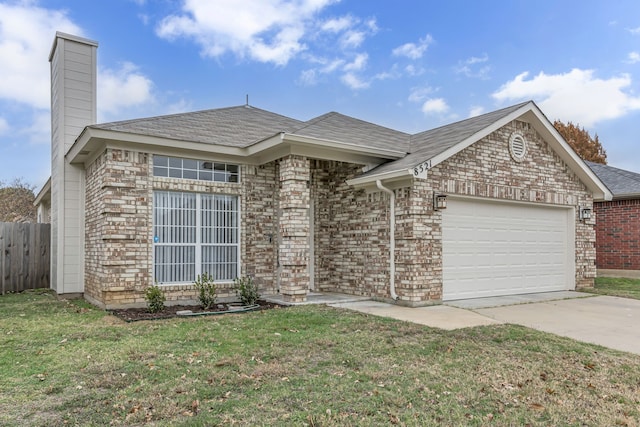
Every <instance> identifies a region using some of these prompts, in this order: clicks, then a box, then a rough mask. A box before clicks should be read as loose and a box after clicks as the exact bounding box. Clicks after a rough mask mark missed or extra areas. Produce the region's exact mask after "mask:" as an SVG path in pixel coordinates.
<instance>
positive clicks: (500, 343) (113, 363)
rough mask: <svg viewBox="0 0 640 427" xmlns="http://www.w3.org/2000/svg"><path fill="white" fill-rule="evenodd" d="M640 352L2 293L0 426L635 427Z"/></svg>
mask: <svg viewBox="0 0 640 427" xmlns="http://www.w3.org/2000/svg"><path fill="white" fill-rule="evenodd" d="M639 388H640V356H636V355H631V354H627V353H621V352H616V351H613V350H608V349H604V348H602V347H597V346H593V345H588V344H582V343H579V342H576V341H573V340H570V339H567V338H561V337H557V336H554V335H550V334H545V333H542V332H537V331H533V330H530V329H527V328H524V327H520V326H513V325H497V326H487V327H478V328H469V329H463V330H458V331H442V330H438V329H431V328H427V327H424V326H421V325H415V324H410V323H404V322H400V321H395V320H389V319H384V318H377V317H372V316H368V315H365V314H360V313H354V312H349V311H346V310H339V309H332V308H328V307H324V306H304V307H292V308H286V309H273V310H267V311H260V312H253V313H246V314H241V315H237V314H232V315H224V316H216V317H203V318H189V319H167V320H160V321H145V322H135V323H124V322H122V321H120V320H119V319H117V318H115V317H113V316H110V315H108V314H106V313H105V312H104V311H101V310H97V309H94V308H92V307H90V306H87V305H86V304H84V303H81V302H80V303H74V302H66V301H58V300H57V299H56V298H55V297H54V296H53V295H51V294H48V293H24V294H18V295H6V296H3V297H0V408H3V409H2V411H0V425H10V426H11V425H16V426H18V425H20V426H24V425H27V426H29V425H32V426H47V425H51V426H57V425H64V424H66V425H126V426H130V425H156V426H166V425H220V424H236V425H248V424H251V425H310V426H319V425H388V424H399V425H434V424H445V425H485V424H495V425H525V424H529V425H576V426H577V425H615V424H619V425H634V422H636V421H635V420H637V419H639V418H640V411H639V409H638V408H640V393H639V392H638V390H639Z"/></svg>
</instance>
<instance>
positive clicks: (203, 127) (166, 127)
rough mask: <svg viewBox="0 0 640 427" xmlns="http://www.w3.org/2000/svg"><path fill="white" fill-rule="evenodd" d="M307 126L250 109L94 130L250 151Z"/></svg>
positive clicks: (123, 123)
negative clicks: (257, 144) (245, 148)
mask: <svg viewBox="0 0 640 427" xmlns="http://www.w3.org/2000/svg"><path fill="white" fill-rule="evenodd" d="M303 123H304V122H302V121H300V120H296V119H292V118H289V117H285V116H281V115H279V114H275V113H272V112H269V111H265V110H261V109H259V108H255V107H250V106H245V105H243V106H239V107H229V108H220V109H214V110H204V111H196V112H190V113H182V114H172V115H168V116H158V117H150V118H145V119H134V120H126V121H121V122H113V123H104V124H99V125H93V126H90V127H92V128H97V129H106V130H112V131H117V132H118V131H119V132H126V133H133V134H139V135H150V136H157V137H160V138H169V139H176V140H181V141H190V142H200V143H204V144H212V145H225V146H231V147H240V148H243V147H247V146H249V145H252V144H253V143H255V142H258V141H261V140H263V139H265V138H269V137H271V136H273V135H275V134H277V133H280V132H290V131H291V130H292V129H295V128H298V127H300V126H302V124H303Z"/></svg>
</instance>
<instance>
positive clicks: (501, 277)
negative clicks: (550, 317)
mask: <svg viewBox="0 0 640 427" xmlns="http://www.w3.org/2000/svg"><path fill="white" fill-rule="evenodd" d="M442 218H443V227H442V244H443V249H442V252H443V253H442V258H443V260H442V261H443V262H442V264H443V292H442V299H443V300H455V299H463V298H479V297H489V296H499V295H514V294H526V293H533V292H549V291H561V290H568V289H574V288H575V273H574V257H575V255H574V247H575V244H574V231H573V229H574V219H573V211H572V210H571V209H566V208H556V207H547V206H535V205H525V204H518V203H500V202H485V201H477V200H456V199H454V200H448V202H447V209H446V210H444V211H443V212H442Z"/></svg>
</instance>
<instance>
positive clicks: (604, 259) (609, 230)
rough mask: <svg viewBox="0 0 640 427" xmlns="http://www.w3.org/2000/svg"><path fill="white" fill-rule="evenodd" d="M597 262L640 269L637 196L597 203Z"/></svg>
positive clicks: (614, 267)
mask: <svg viewBox="0 0 640 427" xmlns="http://www.w3.org/2000/svg"><path fill="white" fill-rule="evenodd" d="M594 208H595V219H596V265H597V267H598V268H601V269H611V270H640V199H635V200H614V201H610V202H596V203H595V204H594Z"/></svg>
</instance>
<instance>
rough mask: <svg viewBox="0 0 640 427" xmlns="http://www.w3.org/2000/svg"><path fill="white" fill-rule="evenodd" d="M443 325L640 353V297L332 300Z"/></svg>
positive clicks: (576, 294) (560, 295)
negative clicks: (408, 303) (531, 333)
mask: <svg viewBox="0 0 640 427" xmlns="http://www.w3.org/2000/svg"><path fill="white" fill-rule="evenodd" d="M329 305H331V306H334V307H341V308H348V309H350V310H355V311H360V312H363V313H368V314H372V315H376V316H383V317H391V318H394V319H399V320H404V321H407V322H414V323H419V324H422V325H427V326H431V327H435V328H441V329H458V328H466V327H474V326H481V325H491V324H500V323H513V324H517V325H523V326H527V327H529V328H533V329H537V330H539V331H544V332H550V333H552V334H556V335H561V336H564V337H569V338H573V339H576V340H579V341H584V342H588V343H593V344H598V345H601V346H604V347H609V348H613V349H616V350H622V351H628V352H631V353H636V354H640V300H633V299H627V298H618V297H609V296H593V295H592V294H586V293H580V292H553V293H541V294H531V295H518V296H511V297H498V298H480V299H473V300H463V301H452V302H447V303H446V304H444V305H437V306H431V307H420V308H408V307H401V306H397V305H393V304H386V303H382V302H376V301H356V302H342V303H337V304H329Z"/></svg>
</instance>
